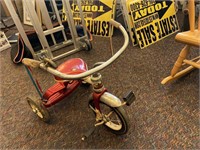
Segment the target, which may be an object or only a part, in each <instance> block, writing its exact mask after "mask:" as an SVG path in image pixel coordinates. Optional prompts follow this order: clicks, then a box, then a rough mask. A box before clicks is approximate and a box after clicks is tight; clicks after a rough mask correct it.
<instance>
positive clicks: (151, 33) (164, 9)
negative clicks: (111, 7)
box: [129, 0, 179, 48]
mask: <svg viewBox="0 0 200 150" xmlns="http://www.w3.org/2000/svg"><path fill="white" fill-rule="evenodd" d="M129 9H130V12H131V14H130V15H131V18H132V21H133V24H134V27H135V34H136V37H137V40H138V44H139V46H140V48H145V47H147V46H149V45H151V44H153V43H155V42H157V41H159V40H161V39H163V38H165V37H167V36H169V35H171V34H173V33H175V32H177V31H178V30H179V25H178V20H177V17H176V11H175V4H174V1H173V0H162V1H161V0H159V1H157V0H132V2H130V3H129Z"/></svg>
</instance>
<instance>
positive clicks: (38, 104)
mask: <svg viewBox="0 0 200 150" xmlns="http://www.w3.org/2000/svg"><path fill="white" fill-rule="evenodd" d="M27 102H28V104H29V106H30V107H31V109H32V111H33V112H34V113H35V114H36V115H37V116H38V117H39V118H40V120H42V121H44V122H46V123H49V121H50V115H49V112H48V110H47V108H46V107H45V106H44V105H43V103H42V101H41V100H40V99H34V100H33V99H32V98H30V97H27Z"/></svg>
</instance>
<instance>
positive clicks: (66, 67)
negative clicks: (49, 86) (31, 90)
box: [54, 58, 87, 82]
mask: <svg viewBox="0 0 200 150" xmlns="http://www.w3.org/2000/svg"><path fill="white" fill-rule="evenodd" d="M56 70H57V71H59V72H61V73H64V74H71V75H75V74H80V73H83V72H85V71H87V64H86V63H85V62H84V61H83V60H82V59H80V58H72V59H70V60H67V61H65V62H64V63H62V64H60V65H59V66H58V67H57V69H56ZM54 77H55V80H56V81H58V82H66V80H64V79H62V78H59V77H57V76H54Z"/></svg>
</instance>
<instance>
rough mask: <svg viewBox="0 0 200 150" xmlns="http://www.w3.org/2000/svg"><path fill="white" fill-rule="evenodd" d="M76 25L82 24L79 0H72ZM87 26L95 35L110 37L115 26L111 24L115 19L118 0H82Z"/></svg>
mask: <svg viewBox="0 0 200 150" xmlns="http://www.w3.org/2000/svg"><path fill="white" fill-rule="evenodd" d="M70 5H71V9H72V13H73V19H74V22H75V25H78V24H80V22H81V19H80V18H81V17H80V12H79V7H78V4H77V0H70ZM81 7H82V11H83V16H84V19H85V21H86V27H87V28H88V29H89V31H90V32H91V33H92V34H93V35H97V36H103V37H109V36H112V34H113V27H112V26H111V25H110V24H109V21H110V19H114V16H115V8H116V0H81Z"/></svg>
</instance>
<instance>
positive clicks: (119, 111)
mask: <svg viewBox="0 0 200 150" xmlns="http://www.w3.org/2000/svg"><path fill="white" fill-rule="evenodd" d="M110 23H111V24H112V25H114V26H115V27H116V28H118V29H120V31H121V32H122V34H123V36H124V39H125V41H124V44H123V46H122V47H121V48H120V50H119V51H118V52H116V53H115V54H114V55H113V56H112V57H111V58H110V59H108V60H107V61H106V62H98V63H95V64H94V67H93V68H92V69H90V70H88V68H87V64H86V63H85V62H84V61H83V60H82V59H80V58H73V59H70V60H67V61H65V62H64V63H62V64H61V65H59V66H58V67H56V65H55V63H54V62H53V61H52V60H50V59H48V58H43V59H42V60H33V59H28V58H24V59H23V61H22V62H23V64H24V65H25V66H26V68H28V67H40V68H41V69H43V70H45V71H47V72H49V73H51V74H52V75H54V78H55V80H56V81H57V83H56V84H55V85H53V86H52V87H50V88H49V89H47V91H46V92H45V93H41V91H40V87H38V86H37V82H33V83H34V84H36V87H37V88H36V89H37V90H38V92H39V93H41V94H40V95H41V99H37V100H36V99H34V100H33V99H31V98H28V99H27V101H28V104H29V105H30V107H31V108H32V110H33V112H34V113H35V114H36V115H37V116H38V117H39V118H40V119H41V120H43V121H44V122H48V121H49V120H50V115H49V113H48V110H47V108H48V107H50V106H52V105H54V104H56V103H57V102H59V101H61V100H62V99H63V98H65V97H66V96H68V95H69V94H70V93H72V92H73V91H74V90H75V89H76V88H77V87H78V86H79V85H80V84H82V83H83V84H91V85H92V87H93V93H92V94H91V96H90V98H89V107H90V108H91V109H92V111H93V112H94V113H95V115H96V123H95V125H94V127H96V126H99V125H105V126H106V127H107V128H108V129H110V130H111V132H113V133H115V134H119V135H121V134H125V133H126V132H127V131H128V129H129V123H128V116H127V113H126V112H125V110H124V108H123V106H124V105H128V106H129V105H131V103H132V102H133V101H134V100H135V96H134V93H133V92H132V91H130V92H128V93H127V95H126V96H125V97H124V98H123V101H121V100H120V99H119V98H117V97H116V96H114V95H112V94H111V93H109V92H108V91H107V89H106V88H105V87H104V85H103V83H102V80H101V74H100V73H99V71H100V70H102V69H104V68H105V67H107V66H108V65H110V64H111V63H112V62H114V61H115V60H116V59H117V58H118V57H119V56H120V55H121V54H122V53H123V51H124V50H125V49H126V47H127V45H128V42H129V38H128V35H127V32H126V30H125V29H124V27H123V26H122V25H121V24H120V23H118V22H116V21H114V20H111V21H110ZM32 80H34V79H32ZM91 133H92V130H91V131H89V132H88V133H87V134H86V135H84V137H83V138H82V139H83V140H84V139H85V138H86V137H88V136H89V135H90V134H91Z"/></svg>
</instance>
